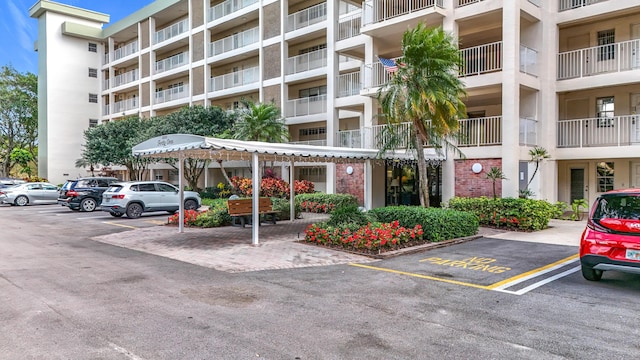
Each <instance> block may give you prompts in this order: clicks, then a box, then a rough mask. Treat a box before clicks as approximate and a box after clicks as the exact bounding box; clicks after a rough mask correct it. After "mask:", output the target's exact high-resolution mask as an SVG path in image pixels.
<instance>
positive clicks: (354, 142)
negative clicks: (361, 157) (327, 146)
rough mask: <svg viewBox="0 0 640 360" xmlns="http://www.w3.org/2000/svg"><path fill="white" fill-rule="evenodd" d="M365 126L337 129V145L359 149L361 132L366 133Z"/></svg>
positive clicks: (361, 139) (361, 140)
mask: <svg viewBox="0 0 640 360" xmlns="http://www.w3.org/2000/svg"><path fill="white" fill-rule="evenodd" d="M365 129H366V128H362V129H355V130H340V131H338V141H337V144H336V145H337V146H339V147H346V148H352V149H361V148H362V144H364V141H363V134H364V133H366V130H365Z"/></svg>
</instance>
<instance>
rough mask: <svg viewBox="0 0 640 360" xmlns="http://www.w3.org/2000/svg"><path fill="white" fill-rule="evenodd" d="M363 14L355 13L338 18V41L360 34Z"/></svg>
mask: <svg viewBox="0 0 640 360" xmlns="http://www.w3.org/2000/svg"><path fill="white" fill-rule="evenodd" d="M361 26H362V14H361V13H358V14H353V15H349V16H344V17H341V18H340V19H338V41H340V40H345V39H349V38H352V37H354V36H358V35H360V27H361Z"/></svg>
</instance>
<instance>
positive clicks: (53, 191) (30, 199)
mask: <svg viewBox="0 0 640 360" xmlns="http://www.w3.org/2000/svg"><path fill="white" fill-rule="evenodd" d="M57 202H58V187H57V186H55V185H53V184H49V183H43V182H30V183H24V184H19V185H14V186H10V187H7V188H3V189H0V203H1V204H11V205H17V206H25V205H29V204H56V203H57Z"/></svg>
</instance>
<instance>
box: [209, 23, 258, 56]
mask: <svg viewBox="0 0 640 360" xmlns="http://www.w3.org/2000/svg"><path fill="white" fill-rule="evenodd" d="M258 40H260V29H258V28H257V27H255V28H253V29H249V30H245V31H243V32H240V33H237V34H233V35H231V36H227V37H225V38H222V39H220V40H216V41H214V42H212V43H210V44H209V56H216V55H220V54H224V53H226V52H229V51H233V50H236V49H240V48H243V47H245V46H249V45H251V44H255V43H257V42H258Z"/></svg>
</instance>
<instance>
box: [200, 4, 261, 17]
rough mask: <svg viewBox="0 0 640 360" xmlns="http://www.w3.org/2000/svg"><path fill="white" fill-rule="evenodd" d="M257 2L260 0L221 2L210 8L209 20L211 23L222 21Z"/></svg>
mask: <svg viewBox="0 0 640 360" xmlns="http://www.w3.org/2000/svg"><path fill="white" fill-rule="evenodd" d="M257 2H258V0H227V1H224V2H221V3H220V4H217V5H214V6H212V7H210V8H209V14H208V19H209V21H213V20H217V19H220V18H221V17H224V16H227V15H230V14H233V13H234V12H236V11H238V10H241V9H244V8H246V7H247V6H250V5H253V4H255V3H257Z"/></svg>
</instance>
